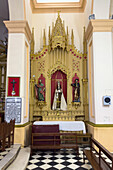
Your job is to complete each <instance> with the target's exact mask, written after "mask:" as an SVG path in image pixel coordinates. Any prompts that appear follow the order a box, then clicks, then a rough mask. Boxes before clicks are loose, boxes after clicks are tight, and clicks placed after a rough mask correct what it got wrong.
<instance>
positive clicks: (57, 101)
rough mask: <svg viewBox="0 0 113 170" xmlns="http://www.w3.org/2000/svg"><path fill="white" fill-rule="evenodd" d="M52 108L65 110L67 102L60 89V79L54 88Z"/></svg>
mask: <svg viewBox="0 0 113 170" xmlns="http://www.w3.org/2000/svg"><path fill="white" fill-rule="evenodd" d="M52 109H53V110H67V104H66V101H65V98H64V95H63V91H62V89H61V84H60V81H58V84H57V89H56V90H55V94H54V100H53V106H52Z"/></svg>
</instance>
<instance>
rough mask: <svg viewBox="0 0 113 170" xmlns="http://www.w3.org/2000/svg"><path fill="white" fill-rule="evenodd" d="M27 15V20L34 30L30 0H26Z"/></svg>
mask: <svg viewBox="0 0 113 170" xmlns="http://www.w3.org/2000/svg"><path fill="white" fill-rule="evenodd" d="M25 13H26V20H27V21H28V24H29V27H30V29H31V30H32V10H31V6H30V0H25Z"/></svg>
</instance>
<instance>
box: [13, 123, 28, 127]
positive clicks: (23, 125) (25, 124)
mask: <svg viewBox="0 0 113 170" xmlns="http://www.w3.org/2000/svg"><path fill="white" fill-rule="evenodd" d="M30 124H31V122H27V123H24V124H22V125H15V128H22V127H25V126H28V125H30Z"/></svg>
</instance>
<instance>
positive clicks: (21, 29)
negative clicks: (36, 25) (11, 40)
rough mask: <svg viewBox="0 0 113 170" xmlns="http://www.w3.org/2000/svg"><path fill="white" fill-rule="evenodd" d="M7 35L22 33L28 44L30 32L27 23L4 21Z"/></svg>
mask: <svg viewBox="0 0 113 170" xmlns="http://www.w3.org/2000/svg"><path fill="white" fill-rule="evenodd" d="M4 23H5V25H6V27H7V29H8V32H9V33H24V34H25V35H26V38H27V40H28V42H30V40H31V30H30V27H29V24H28V22H27V21H4Z"/></svg>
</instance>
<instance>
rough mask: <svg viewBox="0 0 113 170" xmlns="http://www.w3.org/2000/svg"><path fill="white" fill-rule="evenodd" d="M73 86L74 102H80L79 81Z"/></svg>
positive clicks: (76, 80)
mask: <svg viewBox="0 0 113 170" xmlns="http://www.w3.org/2000/svg"><path fill="white" fill-rule="evenodd" d="M71 86H73V87H74V102H80V83H79V79H75V83H72V84H71Z"/></svg>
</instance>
